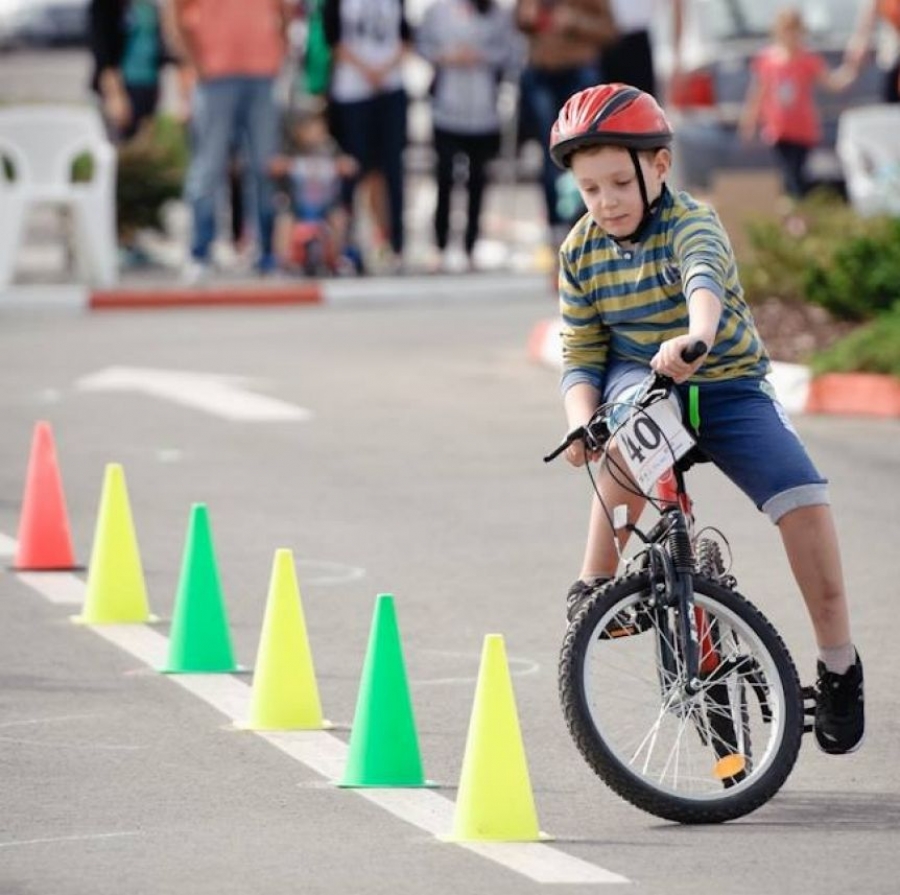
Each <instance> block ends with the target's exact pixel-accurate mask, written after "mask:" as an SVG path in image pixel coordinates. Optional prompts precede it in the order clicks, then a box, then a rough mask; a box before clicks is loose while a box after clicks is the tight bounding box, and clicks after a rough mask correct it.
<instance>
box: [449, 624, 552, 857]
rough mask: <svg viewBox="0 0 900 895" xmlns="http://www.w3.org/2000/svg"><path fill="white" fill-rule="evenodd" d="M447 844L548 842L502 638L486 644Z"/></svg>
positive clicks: (492, 637)
mask: <svg viewBox="0 0 900 895" xmlns="http://www.w3.org/2000/svg"><path fill="white" fill-rule="evenodd" d="M446 838H447V839H448V840H450V841H451V842H480V841H488V842H533V841H536V840H540V839H546V838H547V837H545V836H543V835H542V834H541V832H540V830H539V829H538V820H537V812H536V811H535V807H534V796H533V795H532V792H531V781H530V779H529V776H528V764H527V762H526V759H525V749H524V747H523V745H522V735H521V732H520V730H519V716H518V713H517V712H516V702H515V695H514V693H513V688H512V680H511V679H510V676H509V667H508V666H507V662H506V649H505V647H504V644H503V637H502V636H501V635H500V634H488V635H487V636H486V637H485V638H484V647H483V649H482V653H481V667H480V669H479V672H478V683H477V685H476V687H475V702H474V704H473V706H472V716H471V719H470V721H469V735H468V738H467V740H466V751H465V755H464V757H463V765H462V774H461V775H460V781H459V790H458V793H457V798H456V809H455V811H454V815H453V832H452V833H451V834H450V835H449V836H448V837H446Z"/></svg>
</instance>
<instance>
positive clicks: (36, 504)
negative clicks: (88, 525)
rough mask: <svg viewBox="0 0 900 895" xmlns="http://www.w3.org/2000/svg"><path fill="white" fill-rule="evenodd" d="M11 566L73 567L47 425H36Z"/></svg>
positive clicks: (36, 568)
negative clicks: (17, 536) (14, 553)
mask: <svg viewBox="0 0 900 895" xmlns="http://www.w3.org/2000/svg"><path fill="white" fill-rule="evenodd" d="M13 567H14V568H15V569H17V570H21V571H51V570H56V571H62V570H65V569H74V568H75V552H74V550H73V549H72V536H71V534H70V532H69V517H68V514H67V512H66V498H65V496H64V494H63V488H62V478H61V476H60V473H59V464H58V463H57V460H56V447H55V446H54V444H53V432H52V430H51V429H50V423H47V422H38V423H35V426H34V432H33V434H32V438H31V456H30V458H29V460H28V472H27V474H26V477H25V494H24V496H23V498H22V515H21V517H20V519H19V541H18V547H17V549H16V556H15V560H14V562H13Z"/></svg>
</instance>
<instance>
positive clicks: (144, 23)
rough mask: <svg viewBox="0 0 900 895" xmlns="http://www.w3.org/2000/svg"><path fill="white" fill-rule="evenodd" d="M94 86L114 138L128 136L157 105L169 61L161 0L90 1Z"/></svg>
mask: <svg viewBox="0 0 900 895" xmlns="http://www.w3.org/2000/svg"><path fill="white" fill-rule="evenodd" d="M88 33H89V40H90V47H91V53H92V56H93V60H94V73H93V77H92V79H91V87H92V88H93V90H94V91H95V92H96V93H97V94H98V96H99V97H100V103H101V106H102V111H103V117H104V119H105V120H106V123H107V127H108V128H109V132H110V136H111V137H112V139H113V140H114V141H115V142H120V141H124V140H130V139H131V138H132V137H133V136H134V135H135V134H136V133H137V132H138V130H139V129H140V127H141V125H142V124H143V123H144V122H145V121H147V120H149V119H152V118H153V116H154V115H155V114H156V109H157V106H158V105H159V82H160V70H161V69H162V67H163V65H164V64H165V62H166V61H167V56H166V49H165V45H164V43H163V37H162V30H161V24H160V8H159V4H158V2H157V0H91V5H90V7H89V8H88Z"/></svg>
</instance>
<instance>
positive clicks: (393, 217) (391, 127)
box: [370, 90, 407, 257]
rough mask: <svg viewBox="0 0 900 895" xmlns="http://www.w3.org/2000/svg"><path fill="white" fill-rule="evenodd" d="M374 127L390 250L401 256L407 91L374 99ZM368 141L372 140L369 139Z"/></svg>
mask: <svg viewBox="0 0 900 895" xmlns="http://www.w3.org/2000/svg"><path fill="white" fill-rule="evenodd" d="M375 103H376V109H377V113H376V114H377V126H376V128H375V129H374V130H373V132H372V134H379V135H380V147H379V148H380V153H379V157H378V158H377V160H376V167H377V168H379V169H380V170H381V171H383V172H384V180H385V184H386V186H387V195H388V207H389V211H390V223H391V234H390V235H391V248H392V249H393V250H394V253H395V254H396V255H397V256H398V257H399V256H401V255H402V254H403V236H404V234H403V201H404V189H403V186H404V183H403V181H404V174H405V172H404V169H403V149H404V148H405V146H406V106H407V102H406V91H405V90H395V91H393V92H391V93H384V94H381V95H380V96H378V97H376V99H375ZM370 138H371V137H370Z"/></svg>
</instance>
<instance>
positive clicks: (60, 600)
mask: <svg viewBox="0 0 900 895" xmlns="http://www.w3.org/2000/svg"><path fill="white" fill-rule="evenodd" d="M16 578H18V579H19V581H21V582H22V584H26V585H28V587H30V588H31V589H32V590H36V591H37V592H38V593H40V594H42V595H43V596H44V597H45V598H46V599H48V600H49V601H50V602H51V603H56V604H57V605H60V606H80V605H81V604H82V603H84V588H85V584H84V582H83V581H82V580H81V579H80V578H76V577H75V576H74V575H73V574H72V573H71V572H17V573H16Z"/></svg>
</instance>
